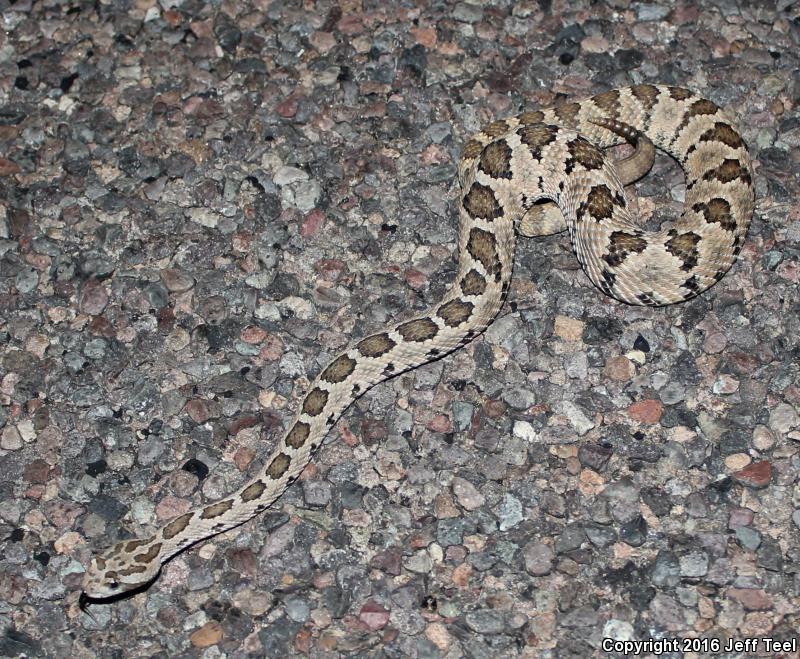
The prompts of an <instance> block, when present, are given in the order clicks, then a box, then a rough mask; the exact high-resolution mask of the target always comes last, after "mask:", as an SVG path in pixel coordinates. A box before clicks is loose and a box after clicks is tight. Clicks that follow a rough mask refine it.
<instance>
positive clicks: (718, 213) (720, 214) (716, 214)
mask: <svg viewBox="0 0 800 659" xmlns="http://www.w3.org/2000/svg"><path fill="white" fill-rule="evenodd" d="M692 210H693V211H695V212H696V213H702V214H703V218H704V219H705V221H706V222H708V223H709V224H719V225H720V227H722V228H723V229H725V230H726V231H735V230H736V220H734V219H733V215H732V213H731V205H730V203H729V202H728V201H727V200H726V199H722V198H721V197H714V198H713V199H711V200H709V202H708V203H705V202H700V203H698V204H695V205H694V206H692Z"/></svg>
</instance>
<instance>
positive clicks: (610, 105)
mask: <svg viewBox="0 0 800 659" xmlns="http://www.w3.org/2000/svg"><path fill="white" fill-rule="evenodd" d="M592 100H593V101H594V104H595V105H596V106H597V107H598V108H600V109H601V110H602V111H603V112H604V113H605V114H606V115H608V116H609V117H613V118H616V117H617V115H618V114H619V90H618V89H610V90H609V91H607V92H603V93H602V94H598V95H597V96H593V97H592Z"/></svg>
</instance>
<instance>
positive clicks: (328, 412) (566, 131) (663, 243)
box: [79, 85, 754, 607]
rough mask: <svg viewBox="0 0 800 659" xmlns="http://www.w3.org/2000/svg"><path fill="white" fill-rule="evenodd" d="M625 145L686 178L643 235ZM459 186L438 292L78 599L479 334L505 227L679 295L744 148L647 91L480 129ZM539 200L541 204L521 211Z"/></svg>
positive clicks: (196, 527)
mask: <svg viewBox="0 0 800 659" xmlns="http://www.w3.org/2000/svg"><path fill="white" fill-rule="evenodd" d="M621 136H622V137H621ZM639 138H641V140H640V141H641V142H642V143H643V144H645V145H646V144H648V143H649V142H652V144H654V145H655V146H656V147H658V148H660V149H662V150H664V151H666V152H667V153H669V154H671V155H672V156H673V157H674V158H676V159H677V161H678V162H679V163H680V165H681V166H682V167H683V169H684V171H685V173H686V206H685V209H684V212H683V214H682V215H681V217H680V218H679V219H677V220H676V221H675V222H671V223H668V224H666V225H665V226H663V227H662V228H661V230H659V231H656V232H647V231H644V230H642V229H641V228H640V227H639V226H638V225H637V222H636V219H635V218H633V217H632V216H631V215H630V213H629V211H628V209H627V204H626V199H625V193H624V190H623V187H622V184H621V181H620V175H619V173H618V172H617V170H616V168H615V166H614V163H613V162H612V161H610V160H609V159H608V158H607V157H606V156H604V153H603V151H602V149H603V148H605V147H609V146H612V145H614V144H618V143H620V142H623V141H625V139H627V140H628V141H631V142H637V140H638V139H639ZM632 169H634V170H635V169H637V166H633V167H632ZM630 176H631V175H630V174H624V175H623V178H624V179H630ZM634 178H635V176H634ZM459 179H460V182H461V188H462V195H463V196H462V199H461V204H460V229H459V240H458V254H459V266H458V275H457V277H456V282H455V284H454V285H453V287H452V288H451V289H450V291H449V292H448V293H447V294H446V295H445V296H444V299H442V300H441V301H440V302H438V303H436V304H435V305H434V306H433V307H431V308H430V309H429V310H427V311H426V312H425V313H423V314H421V315H418V316H416V317H413V318H410V319H408V320H405V321H403V322H401V323H398V324H396V325H393V326H391V327H387V328H385V329H383V330H381V331H380V332H377V333H376V334H372V335H370V336H367V337H366V338H363V339H361V340H359V341H357V342H355V343H353V344H351V345H350V347H348V348H347V349H346V350H345V351H344V352H342V353H341V354H340V355H338V356H337V357H336V358H335V359H333V361H331V362H330V364H328V366H327V367H326V368H325V369H324V370H323V371H322V373H320V375H319V376H318V377H317V378H316V380H314V382H313V383H312V384H311V386H310V388H309V391H308V393H307V394H306V397H305V399H304V400H303V403H302V406H301V409H300V411H299V412H298V413H297V414H296V416H295V418H294V420H293V422H292V424H291V426H290V427H289V431H288V432H287V433H286V435H285V436H284V437H283V439H282V440H281V441H280V443H279V444H278V445H277V447H276V448H275V449H274V451H273V452H272V454H271V455H270V457H269V458H268V460H267V462H266V466H265V467H264V468H263V469H262V471H261V473H259V474H258V475H257V476H256V477H255V478H254V479H253V480H251V481H250V482H249V483H247V484H246V485H245V486H243V487H242V488H240V489H239V490H238V491H237V492H235V493H234V494H232V495H230V496H228V497H226V498H224V499H222V500H221V501H217V502H215V503H212V504H209V505H205V506H202V507H200V508H196V509H194V510H192V511H190V512H187V513H185V514H183V515H181V516H179V517H177V518H176V519H173V520H172V521H171V522H169V523H168V524H166V525H165V526H163V527H162V528H160V529H159V530H158V531H156V532H155V534H154V535H152V536H150V537H147V538H144V539H141V540H126V541H123V542H120V543H118V544H116V545H114V546H113V547H111V548H110V549H109V550H107V551H106V552H105V553H103V554H102V555H100V556H97V557H95V558H93V559H92V562H91V565H90V567H89V569H88V570H87V573H86V576H85V580H84V584H83V593H82V594H81V597H80V600H79V601H80V604H81V606H82V607H85V605H86V604H87V603H89V602H91V601H95V600H98V599H103V598H109V597H112V598H113V597H114V596H117V595H119V594H121V593H126V592H129V591H132V590H135V589H141V588H142V587H143V585H145V584H148V583H149V582H150V581H151V580H153V579H154V578H155V577H156V576H157V575H158V572H159V570H160V568H161V565H162V564H163V563H164V562H165V561H167V560H168V559H170V558H171V557H172V556H174V555H175V554H176V553H178V552H180V551H181V550H183V549H184V548H186V547H188V546H189V545H191V544H194V543H196V542H198V541H199V540H203V539H205V538H208V537H210V536H213V535H215V534H217V533H221V532H222V531H225V530H227V529H230V528H232V527H235V526H237V525H239V524H241V523H243V522H245V521H247V520H248V519H250V518H251V517H253V516H254V515H257V514H258V513H260V512H262V511H264V510H265V509H267V508H268V507H269V506H270V505H271V504H272V503H273V502H274V501H275V499H277V498H278V497H279V496H280V495H281V493H282V492H283V491H284V490H285V489H286V487H287V486H288V485H289V484H291V483H292V482H293V481H294V480H295V479H296V478H297V477H298V476H299V475H300V472H301V471H302V470H303V469H304V468H305V466H306V465H307V464H308V462H309V460H310V459H311V457H312V455H313V453H314V451H315V450H316V449H317V448H318V447H319V446H320V444H321V443H322V440H323V439H324V437H325V436H326V434H327V433H328V431H329V430H330V429H331V427H332V426H333V424H334V423H335V422H336V420H337V419H338V418H339V416H340V415H341V414H342V412H344V410H345V409H346V408H347V407H348V406H349V405H350V404H351V403H352V402H353V401H354V400H355V399H356V398H357V397H359V396H360V395H361V394H363V393H364V392H365V391H367V390H368V389H369V388H370V387H372V386H374V385H375V384H377V383H379V382H382V381H384V380H386V379H388V378H391V377H393V376H395V375H397V374H398V373H402V372H403V371H406V370H408V369H412V368H415V367H417V366H420V365H421V364H425V363H427V362H429V361H432V360H434V359H437V358H439V357H441V356H442V355H445V354H447V353H449V352H451V351H453V350H455V349H457V348H459V347H460V346H463V345H464V344H466V343H468V342H470V341H471V340H472V339H473V338H474V337H475V336H476V335H478V334H480V333H481V332H483V331H484V330H485V329H486V327H487V326H488V325H489V323H491V322H492V320H493V318H494V317H495V315H496V314H497V313H498V311H499V309H500V307H501V305H502V303H503V300H504V298H505V296H506V293H507V291H508V288H509V284H510V282H511V271H512V263H513V255H514V244H515V240H516V231H515V228H516V229H518V230H519V231H520V232H521V233H523V235H534V234H541V233H552V232H554V231H559V230H562V229H564V228H566V229H568V231H569V236H570V239H571V241H572V246H573V249H574V251H575V254H576V255H577V257H578V261H579V262H580V264H581V266H582V267H583V270H584V271H585V272H586V274H587V275H588V277H589V279H591V280H592V282H593V283H594V284H595V285H596V286H597V287H599V288H600V289H601V290H602V291H604V292H605V293H607V294H608V295H611V296H613V297H615V298H617V299H618V300H621V301H623V302H627V303H630V304H645V305H654V306H655V305H663V304H671V303H673V302H681V301H683V300H688V299H690V298H692V297H694V296H696V295H698V294H699V293H701V292H702V291H704V290H705V289H707V288H708V287H709V286H711V285H713V284H714V283H715V282H717V281H719V280H720V279H721V278H722V277H723V275H724V274H725V273H726V272H727V270H728V269H729V268H730V267H731V265H732V264H733V262H734V260H735V258H736V255H737V254H738V253H739V250H740V249H741V246H742V243H743V241H744V238H745V234H746V233H747V227H748V224H749V222H750V216H751V214H752V210H753V199H754V196H753V178H752V167H751V163H750V158H749V156H748V154H747V149H746V146H745V144H744V142H743V141H742V139H741V137H740V136H739V134H738V132H737V131H736V129H735V128H734V127H733V126H732V125H731V122H730V121H729V120H728V119H727V117H726V116H725V114H724V113H723V112H722V111H721V110H720V109H719V108H718V107H717V106H716V105H714V104H713V103H712V102H711V101H708V100H706V99H703V98H700V97H698V96H696V95H695V94H693V93H692V92H690V91H687V90H685V89H680V88H677V87H666V86H655V85H637V86H635V87H629V88H626V89H618V90H612V91H608V92H605V93H603V94H600V95H598V96H595V97H593V98H591V99H588V100H585V101H581V102H578V103H568V104H565V105H560V106H558V107H555V108H551V109H546V110H542V111H538V112H527V113H525V114H522V115H519V116H518V117H514V118H512V119H506V120H503V121H497V122H494V123H493V124H491V125H489V126H487V127H485V128H484V129H483V131H482V132H480V133H478V134H477V135H475V136H474V137H473V138H472V139H471V140H470V141H469V142H468V143H467V145H466V146H465V148H464V153H463V156H462V160H461V163H460V166H459ZM543 199H544V200H548V201H550V202H553V204H555V205H553V204H545V205H544V206H542V205H540V204H537V205H534V204H535V202H537V201H539V200H543ZM556 208H557V209H558V210H556ZM515 225H516V226H515Z"/></svg>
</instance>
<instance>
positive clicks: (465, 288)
mask: <svg viewBox="0 0 800 659" xmlns="http://www.w3.org/2000/svg"><path fill="white" fill-rule="evenodd" d="M485 290H486V279H484V277H483V275H482V274H481V273H479V272H478V271H477V270H470V271H469V272H468V273H467V274H466V275H464V278H463V279H462V280H461V292H462V293H464V295H483V292H484V291H485Z"/></svg>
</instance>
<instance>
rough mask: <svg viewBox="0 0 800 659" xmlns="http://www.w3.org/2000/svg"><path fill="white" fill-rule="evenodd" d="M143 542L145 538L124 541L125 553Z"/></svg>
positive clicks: (120, 545)
mask: <svg viewBox="0 0 800 659" xmlns="http://www.w3.org/2000/svg"><path fill="white" fill-rule="evenodd" d="M190 517H191V515H190ZM144 544H147V540H128V542H126V543H125V544H124V547H125V553H126V554H130V553H131V552H132V551H133V550H134V549H138V548H139V547H141V546H142V545H144ZM122 546H123V545H122V544H119V545H117V548H119V547H122Z"/></svg>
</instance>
